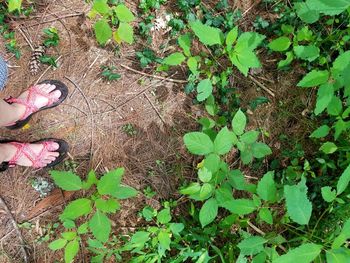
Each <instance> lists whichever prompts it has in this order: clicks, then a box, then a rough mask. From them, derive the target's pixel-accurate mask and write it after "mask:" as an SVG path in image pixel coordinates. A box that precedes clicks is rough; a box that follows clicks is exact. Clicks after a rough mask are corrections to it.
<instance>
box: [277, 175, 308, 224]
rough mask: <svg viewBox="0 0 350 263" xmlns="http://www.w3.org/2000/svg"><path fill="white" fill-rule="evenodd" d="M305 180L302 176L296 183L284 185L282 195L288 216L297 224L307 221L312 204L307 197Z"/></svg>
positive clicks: (306, 222)
mask: <svg viewBox="0 0 350 263" xmlns="http://www.w3.org/2000/svg"><path fill="white" fill-rule="evenodd" d="M305 183H306V180H305V178H303V179H302V180H301V181H300V183H299V184H297V185H292V186H290V185H285V186H284V196H285V198H286V206H287V212H288V215H289V217H290V218H291V219H292V220H293V221H294V222H296V223H298V224H299V225H307V224H308V223H309V220H310V217H311V212H312V204H311V202H310V201H309V199H308V197H307V186H306V184H305Z"/></svg>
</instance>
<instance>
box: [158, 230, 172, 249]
mask: <svg viewBox="0 0 350 263" xmlns="http://www.w3.org/2000/svg"><path fill="white" fill-rule="evenodd" d="M158 240H159V245H160V246H161V247H162V248H163V249H164V250H170V244H171V239H170V233H168V232H166V230H161V231H160V232H159V234H158Z"/></svg>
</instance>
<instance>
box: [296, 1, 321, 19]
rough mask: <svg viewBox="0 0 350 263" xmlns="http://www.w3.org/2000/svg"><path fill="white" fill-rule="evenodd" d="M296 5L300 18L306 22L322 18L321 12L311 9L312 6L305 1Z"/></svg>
mask: <svg viewBox="0 0 350 263" xmlns="http://www.w3.org/2000/svg"><path fill="white" fill-rule="evenodd" d="M294 7H295V9H296V11H297V14H298V16H299V18H300V19H301V20H303V21H304V22H305V23H308V24H312V23H314V22H316V21H318V19H319V18H320V13H319V12H318V11H316V10H312V9H310V7H309V6H308V5H307V4H306V3H305V2H301V3H295V4H294Z"/></svg>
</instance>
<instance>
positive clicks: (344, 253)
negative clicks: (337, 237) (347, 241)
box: [326, 247, 350, 263]
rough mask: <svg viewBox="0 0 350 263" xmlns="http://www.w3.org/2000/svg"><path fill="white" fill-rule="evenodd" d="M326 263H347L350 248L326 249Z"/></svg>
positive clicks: (349, 256)
mask: <svg viewBox="0 0 350 263" xmlns="http://www.w3.org/2000/svg"><path fill="white" fill-rule="evenodd" d="M326 258H327V263H348V262H349V258H350V249H348V248H345V247H341V248H338V249H332V250H327V251H326Z"/></svg>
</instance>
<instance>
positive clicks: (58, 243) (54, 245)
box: [49, 238, 67, 251]
mask: <svg viewBox="0 0 350 263" xmlns="http://www.w3.org/2000/svg"><path fill="white" fill-rule="evenodd" d="M66 244H67V240H66V239H63V238H59V239H56V240H55V241H52V242H51V243H50V244H49V249H51V250H53V251H56V250H59V249H61V248H63V247H64V246H65V245H66Z"/></svg>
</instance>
